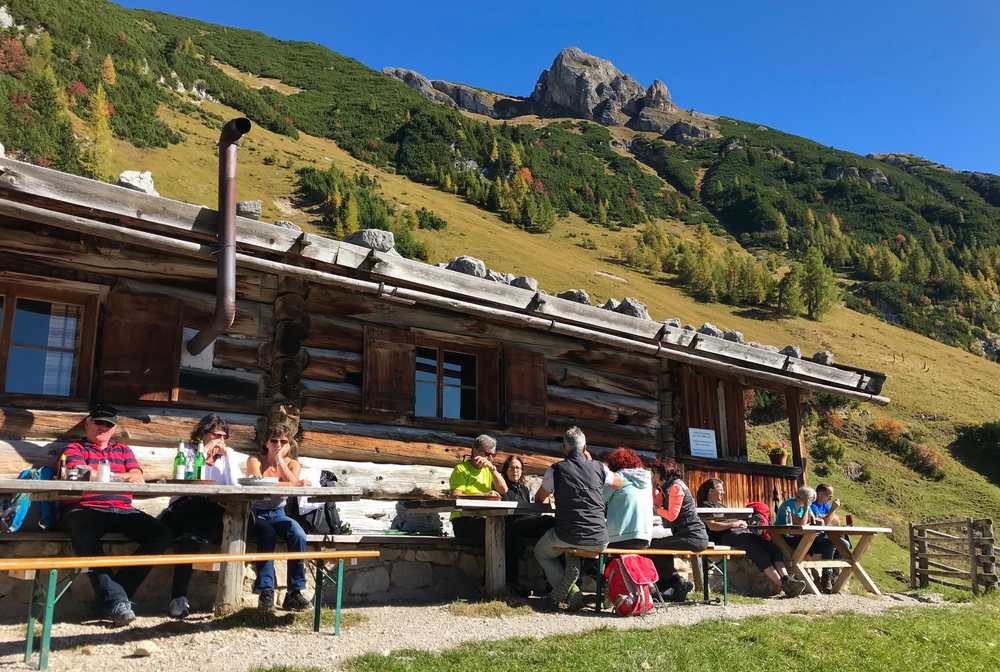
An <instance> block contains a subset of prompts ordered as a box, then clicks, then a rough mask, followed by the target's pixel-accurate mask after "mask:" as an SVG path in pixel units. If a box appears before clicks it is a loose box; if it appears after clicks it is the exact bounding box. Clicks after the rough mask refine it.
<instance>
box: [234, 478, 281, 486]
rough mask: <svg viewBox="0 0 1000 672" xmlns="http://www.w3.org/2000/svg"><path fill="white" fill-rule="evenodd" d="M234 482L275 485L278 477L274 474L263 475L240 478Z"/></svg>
mask: <svg viewBox="0 0 1000 672" xmlns="http://www.w3.org/2000/svg"><path fill="white" fill-rule="evenodd" d="M236 482H237V483H239V484H240V485H277V484H278V479H277V478H275V477H274V476H264V477H263V478H256V477H251V478H241V479H239V480H238V481H236Z"/></svg>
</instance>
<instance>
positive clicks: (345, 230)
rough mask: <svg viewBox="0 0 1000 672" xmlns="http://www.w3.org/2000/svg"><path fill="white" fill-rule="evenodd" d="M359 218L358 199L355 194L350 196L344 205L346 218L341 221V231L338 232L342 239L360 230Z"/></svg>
mask: <svg viewBox="0 0 1000 672" xmlns="http://www.w3.org/2000/svg"><path fill="white" fill-rule="evenodd" d="M359 217H360V213H359V209H358V199H357V197H356V196H354V195H353V194H349V195H348V196H347V200H346V201H345V204H344V217H343V219H341V221H340V231H338V233H339V234H340V237H341V238H344V237H346V236H349V235H351V234H352V233H354V232H355V231H357V230H358V222H359Z"/></svg>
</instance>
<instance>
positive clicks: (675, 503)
mask: <svg viewBox="0 0 1000 672" xmlns="http://www.w3.org/2000/svg"><path fill="white" fill-rule="evenodd" d="M666 500H667V506H666V508H665V509H661V511H662V513H661V514H660V515H661V516H662V517H663V518H664V519H665V520H666V521H667V522H668V523H672V522H674V521H675V520H677V516H679V515H680V514H681V505H683V504H684V488H682V487H681V485H680V483H674V484H672V485H671V486H670V489H669V490H667V496H666Z"/></svg>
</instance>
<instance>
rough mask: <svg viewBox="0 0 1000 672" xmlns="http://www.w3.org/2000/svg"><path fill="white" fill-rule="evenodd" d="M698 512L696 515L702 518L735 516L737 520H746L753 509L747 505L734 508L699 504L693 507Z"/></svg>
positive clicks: (730, 517) (729, 517)
mask: <svg viewBox="0 0 1000 672" xmlns="http://www.w3.org/2000/svg"><path fill="white" fill-rule="evenodd" d="M695 511H697V513H698V517H699V518H701V519H702V520H705V519H709V518H728V519H730V520H731V519H733V518H737V519H739V520H747V519H748V518H750V516H752V515H753V509H751V508H749V507H736V508H716V507H714V506H699V507H698V508H697V509H695Z"/></svg>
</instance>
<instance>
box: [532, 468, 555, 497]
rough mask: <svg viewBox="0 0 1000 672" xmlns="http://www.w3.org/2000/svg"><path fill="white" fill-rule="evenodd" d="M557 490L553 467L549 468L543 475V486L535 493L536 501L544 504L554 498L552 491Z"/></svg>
mask: <svg viewBox="0 0 1000 672" xmlns="http://www.w3.org/2000/svg"><path fill="white" fill-rule="evenodd" d="M555 489H556V486H555V476H554V475H553V472H552V467H549V468H548V469H546V470H545V473H544V474H542V484H541V485H540V486H538V491H537V492H536V493H535V501H536V502H537V503H539V504H544V503H545V502H547V501H548V499H549V497H551V496H552V491H553V490H555Z"/></svg>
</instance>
